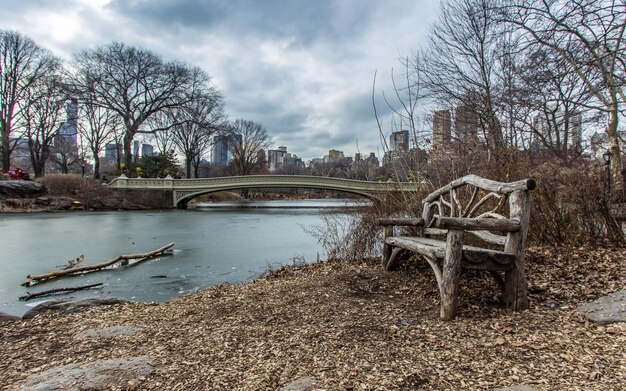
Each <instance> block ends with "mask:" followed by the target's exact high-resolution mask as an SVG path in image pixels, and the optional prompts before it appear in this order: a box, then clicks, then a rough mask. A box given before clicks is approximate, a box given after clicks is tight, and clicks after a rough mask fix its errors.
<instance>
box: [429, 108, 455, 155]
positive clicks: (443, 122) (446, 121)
mask: <svg viewBox="0 0 626 391" xmlns="http://www.w3.org/2000/svg"><path fill="white" fill-rule="evenodd" d="M451 117H452V116H451V114H450V110H438V111H435V114H434V115H433V149H438V150H444V149H445V148H446V147H448V145H449V144H450V134H451V132H450V131H451V129H452V118H451Z"/></svg>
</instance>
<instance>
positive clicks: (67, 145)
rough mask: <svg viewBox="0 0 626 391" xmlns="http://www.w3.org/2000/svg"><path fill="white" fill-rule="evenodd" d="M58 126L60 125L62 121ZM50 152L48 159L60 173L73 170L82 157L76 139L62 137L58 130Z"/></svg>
mask: <svg viewBox="0 0 626 391" xmlns="http://www.w3.org/2000/svg"><path fill="white" fill-rule="evenodd" d="M60 126H61V127H62V126H63V123H61V125H60ZM50 152H51V153H50V160H51V161H52V163H54V164H56V166H57V167H58V168H59V170H60V171H61V174H68V173H69V172H70V171H72V170H75V169H76V168H77V166H78V165H79V163H80V162H81V159H82V156H81V155H80V154H79V151H78V144H77V142H76V140H74V139H71V138H68V137H64V136H63V135H61V133H60V132H57V135H56V136H55V137H54V140H53V142H52V146H51V149H50Z"/></svg>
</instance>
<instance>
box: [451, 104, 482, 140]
mask: <svg viewBox="0 0 626 391" xmlns="http://www.w3.org/2000/svg"><path fill="white" fill-rule="evenodd" d="M454 114H455V115H454V130H455V134H456V139H457V141H458V142H460V143H462V144H466V143H470V142H476V141H478V127H479V120H478V113H477V112H476V109H475V108H474V107H472V106H471V105H461V106H457V108H456V111H455V113H454Z"/></svg>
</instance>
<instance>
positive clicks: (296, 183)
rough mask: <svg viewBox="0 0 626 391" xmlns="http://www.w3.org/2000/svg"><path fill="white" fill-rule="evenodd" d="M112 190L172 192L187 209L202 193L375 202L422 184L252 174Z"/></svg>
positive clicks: (123, 183) (119, 184) (121, 185)
mask: <svg viewBox="0 0 626 391" xmlns="http://www.w3.org/2000/svg"><path fill="white" fill-rule="evenodd" d="M110 186H111V187H113V188H118V189H128V190H132V189H137V190H139V189H146V190H161V191H167V192H171V194H172V198H171V199H172V203H171V207H185V206H186V205H187V203H188V202H189V200H191V199H193V198H195V197H198V196H200V195H202V194H208V193H213V192H218V191H225V190H234V189H250V188H309V189H322V190H334V191H340V192H346V193H352V194H357V195H360V196H363V197H367V198H369V199H373V200H380V195H381V194H383V193H388V192H412V193H414V194H415V193H416V192H417V190H418V188H419V185H418V184H417V183H412V182H410V183H406V182H370V181H358V180H353V179H341V178H329V177H318V176H309V175H249V176H232V177H217V178H198V179H173V178H172V177H169V176H168V177H166V178H164V179H159V178H156V179H152V178H127V177H126V176H124V175H122V176H120V177H119V178H116V179H114V180H113V181H112V182H111V184H110Z"/></svg>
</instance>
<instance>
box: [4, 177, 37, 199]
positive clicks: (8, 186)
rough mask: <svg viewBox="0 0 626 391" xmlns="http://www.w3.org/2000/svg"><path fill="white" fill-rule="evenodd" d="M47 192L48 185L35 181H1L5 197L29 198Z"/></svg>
mask: <svg viewBox="0 0 626 391" xmlns="http://www.w3.org/2000/svg"><path fill="white" fill-rule="evenodd" d="M45 192H46V187H45V186H44V185H42V184H41V183H38V182H33V181H0V195H2V196H5V197H18V198H28V197H35V196H38V195H41V194H43V193H45Z"/></svg>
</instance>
